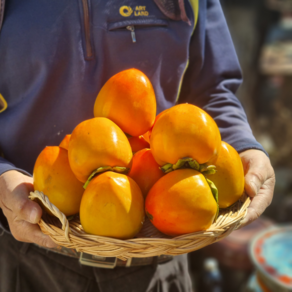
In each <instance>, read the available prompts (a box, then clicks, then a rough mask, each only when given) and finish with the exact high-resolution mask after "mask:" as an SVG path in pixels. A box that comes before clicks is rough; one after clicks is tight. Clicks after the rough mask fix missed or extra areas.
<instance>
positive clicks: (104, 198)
mask: <svg viewBox="0 0 292 292" xmlns="http://www.w3.org/2000/svg"><path fill="white" fill-rule="evenodd" d="M144 214H145V213H144V199H143V196H142V193H141V190H140V189H139V187H138V185H137V184H136V183H135V181H134V180H132V179H131V178H130V177H128V176H126V175H124V174H119V173H115V172H112V171H107V172H104V173H102V174H100V175H98V176H96V177H94V178H93V179H92V180H91V181H90V183H89V185H88V187H87V188H86V190H85V192H84V195H83V197H82V201H81V206H80V221H81V224H82V226H83V228H84V230H85V232H87V233H89V234H95V235H100V236H108V237H114V238H119V239H129V238H133V237H134V236H135V235H136V234H137V233H138V232H139V231H140V229H141V227H142V225H143V222H144Z"/></svg>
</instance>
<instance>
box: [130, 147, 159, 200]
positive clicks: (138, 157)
mask: <svg viewBox="0 0 292 292" xmlns="http://www.w3.org/2000/svg"><path fill="white" fill-rule="evenodd" d="M163 175H164V173H163V171H162V170H161V169H160V168H159V165H158V164H157V162H156V161H155V160H154V158H153V155H152V153H151V150H150V149H142V150H140V151H138V152H136V153H135V154H134V156H133V162H132V166H131V170H130V172H129V173H128V176H129V177H131V178H132V179H133V180H134V181H135V182H136V183H137V184H138V186H139V187H140V189H141V191H142V194H143V196H144V198H145V197H146V196H147V194H148V192H149V190H150V189H151V187H152V186H153V185H154V184H155V183H156V182H157V181H158V180H159V179H160V178H161V177H162V176H163Z"/></svg>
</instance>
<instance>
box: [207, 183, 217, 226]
mask: <svg viewBox="0 0 292 292" xmlns="http://www.w3.org/2000/svg"><path fill="white" fill-rule="evenodd" d="M206 181H207V183H208V185H209V186H210V189H211V192H212V194H213V197H214V199H215V201H216V203H217V213H216V216H215V219H214V221H216V219H217V218H218V215H219V204H218V189H217V187H216V185H215V184H214V183H213V182H212V181H211V180H210V179H208V178H206Z"/></svg>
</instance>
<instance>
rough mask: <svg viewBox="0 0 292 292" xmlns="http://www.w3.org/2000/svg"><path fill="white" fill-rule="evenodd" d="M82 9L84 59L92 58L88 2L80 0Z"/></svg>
mask: <svg viewBox="0 0 292 292" xmlns="http://www.w3.org/2000/svg"><path fill="white" fill-rule="evenodd" d="M81 1H82V8H83V24H84V39H85V58H86V59H91V58H92V57H93V50H92V44H91V38H90V14H89V5H88V0H81Z"/></svg>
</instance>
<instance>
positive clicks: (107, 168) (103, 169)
mask: <svg viewBox="0 0 292 292" xmlns="http://www.w3.org/2000/svg"><path fill="white" fill-rule="evenodd" d="M129 170H130V169H129V168H127V167H122V166H113V167H111V166H101V167H99V168H98V169H96V170H95V171H93V172H92V173H91V175H90V176H89V178H88V179H87V181H86V183H85V184H84V185H83V188H84V189H86V188H87V186H88V184H89V183H90V181H91V180H92V179H93V178H94V177H95V176H96V175H98V174H100V173H103V172H106V171H113V172H118V173H127V172H128V171H129Z"/></svg>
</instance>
